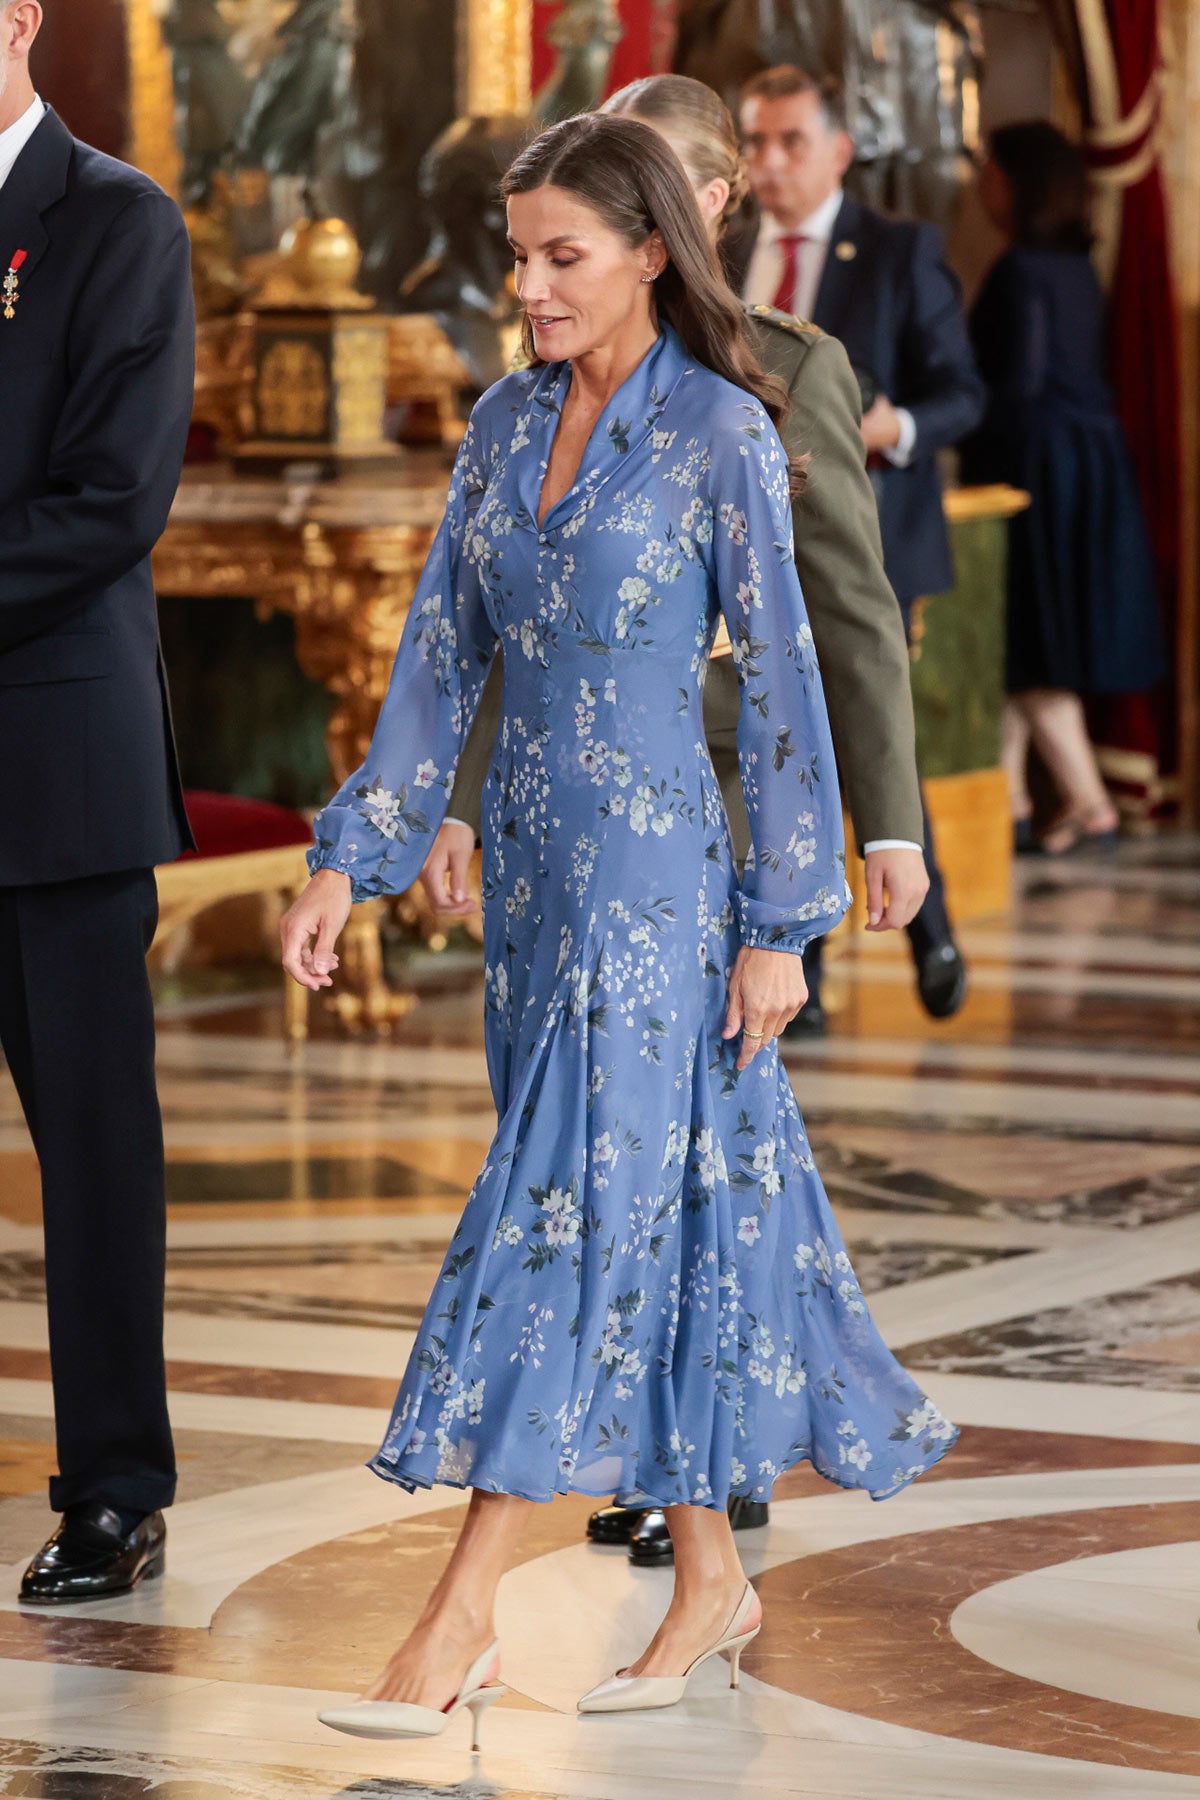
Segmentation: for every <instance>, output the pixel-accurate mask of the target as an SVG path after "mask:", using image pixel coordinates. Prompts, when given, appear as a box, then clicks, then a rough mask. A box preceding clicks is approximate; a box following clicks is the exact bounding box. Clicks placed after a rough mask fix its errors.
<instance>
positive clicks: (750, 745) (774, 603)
mask: <svg viewBox="0 0 1200 1800" xmlns="http://www.w3.org/2000/svg"><path fill="white" fill-rule="evenodd" d="M738 411H739V415H740V416H739V417H738V418H736V419H735V420H733V421H732V422H731V423H730V424H729V426H728V427H727V428H726V429H722V430H720V431H719V432H718V433H717V434H716V437H715V441H714V446H713V464H712V495H713V509H714V518H713V561H714V570H715V576H716V583H717V598H718V601H719V603H720V607H721V610H722V612H723V613H724V615H725V620H726V623H727V625H728V627H729V636H730V639H731V641H732V644H733V654H734V660H735V662H736V664H737V671H738V679H739V682H740V684H741V711H740V714H739V719H738V762H739V766H740V771H741V780H742V792H743V794H744V795H745V799H746V811H747V813H748V815H749V819H750V835H751V843H752V849H751V854H750V856H749V857H748V858H747V860H746V866H745V871H744V874H743V877H742V886H741V894H740V898H739V907H740V913H741V931H742V941H743V943H744V944H751V945H758V946H761V947H762V948H764V949H768V950H790V951H795V952H799V951H801V950H803V949H804V947H805V945H806V944H808V943H810V942H811V941H812V939H813V938H816V937H820V936H821V935H822V934H823V933H824V932H826V931H829V930H830V929H831V927H832V926H834V925H836V924H837V922H838V920H839V919H840V918H841V916H842V914H843V913H844V912H845V910H846V908H847V906H848V905H849V904H850V891H849V889H848V888H847V886H846V871H845V844H844V839H843V832H842V808H841V796H840V794H839V791H838V779H837V769H836V767H835V764H834V755H833V740H832V738H831V736H830V731H829V718H828V715H827V713H826V711H825V697H824V694H823V692H822V689H821V677H820V674H819V672H818V669H817V659H816V654H815V652H814V649H813V638H812V631H811V629H810V628H809V623H808V617H807V614H806V613H805V610H804V600H803V596H802V595H801V592H800V581H799V578H798V576H797V574H796V565H795V563H794V561H793V558H792V512H791V504H790V497H789V492H788V467H787V460H786V457H785V455H784V451H783V447H782V445H781V444H780V442H779V439H778V437H777V435H776V433H775V429H774V427H773V426H772V425H771V423H770V421H769V420H768V418H767V416H766V414H765V412H764V411H763V409H762V407H761V406H759V405H758V404H757V403H756V402H753V401H747V402H746V403H745V404H744V405H742V406H741V407H740V408H739V409H738Z"/></svg>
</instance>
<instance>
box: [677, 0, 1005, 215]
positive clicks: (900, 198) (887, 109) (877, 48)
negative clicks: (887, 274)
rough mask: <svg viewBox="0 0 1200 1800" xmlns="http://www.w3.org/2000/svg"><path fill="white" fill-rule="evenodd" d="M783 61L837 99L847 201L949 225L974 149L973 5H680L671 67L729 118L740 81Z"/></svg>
mask: <svg viewBox="0 0 1200 1800" xmlns="http://www.w3.org/2000/svg"><path fill="white" fill-rule="evenodd" d="M783 62H791V63H798V64H799V66H800V67H801V68H802V69H806V70H807V71H808V73H809V74H810V75H816V76H818V77H820V76H824V75H834V76H836V77H837V78H838V79H839V80H840V81H841V83H842V85H843V87H844V88H845V91H846V102H847V110H848V115H849V122H850V129H851V131H852V133H853V135H854V140H855V145H856V157H855V163H854V167H853V169H852V171H851V174H850V177H849V178H848V180H847V187H848V188H850V189H851V190H852V191H853V192H854V194H855V195H856V197H857V198H859V199H861V200H865V201H866V202H867V203H868V204H870V205H874V206H881V207H885V208H887V209H889V210H895V211H900V212H911V213H915V214H918V215H919V216H920V217H922V218H929V219H934V220H936V221H937V223H939V224H941V225H943V226H944V227H948V226H949V224H950V223H951V222H952V219H953V215H954V211H955V208H956V204H957V199H958V195H959V192H960V188H961V182H962V167H963V157H964V153H973V151H974V149H975V148H976V119H977V107H976V103H975V96H976V91H977V86H978V78H979V72H980V68H981V66H982V39H981V35H980V29H979V8H978V6H977V5H976V4H975V0H681V7H680V15H679V31H678V37H677V41H676V48H675V58H674V67H675V68H676V70H677V71H678V72H679V73H680V74H682V75H692V76H695V77H696V79H697V80H699V81H705V82H707V83H708V85H709V86H710V87H713V88H716V90H717V92H718V93H719V94H720V95H721V96H722V97H723V99H724V100H725V101H726V102H727V103H728V104H729V106H730V107H731V108H732V109H733V111H734V113H735V115H736V111H737V100H738V93H739V90H740V89H741V86H742V84H743V82H745V81H746V80H748V78H749V77H750V76H751V75H753V74H756V73H757V72H758V70H760V69H765V68H770V67H771V66H772V65H773V64H775V63H783Z"/></svg>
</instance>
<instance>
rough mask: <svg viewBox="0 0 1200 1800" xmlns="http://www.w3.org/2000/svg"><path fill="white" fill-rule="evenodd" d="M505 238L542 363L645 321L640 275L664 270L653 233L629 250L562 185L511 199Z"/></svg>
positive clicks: (647, 291) (646, 291)
mask: <svg viewBox="0 0 1200 1800" xmlns="http://www.w3.org/2000/svg"><path fill="white" fill-rule="evenodd" d="M508 241H509V243H510V244H511V245H512V250H513V255H514V257H515V258H516V265H517V269H516V277H517V294H518V296H519V298H520V301H521V304H522V306H523V307H524V308H525V311H526V312H527V313H528V314H529V318H530V321H531V323H532V325H533V344H534V349H535V350H536V352H537V354H538V355H539V356H540V357H541V358H542V359H543V360H544V361H545V362H563V361H565V360H566V359H567V358H570V357H578V356H585V355H586V354H587V353H588V352H589V351H592V350H599V349H605V348H608V347H609V346H615V345H617V344H619V343H620V341H621V340H622V338H623V337H625V336H626V335H627V334H629V333H634V334H636V333H637V332H638V330H639V328H640V327H642V326H646V325H648V324H649V323H650V318H651V310H650V308H651V299H652V296H653V292H654V288H653V283H652V282H651V281H647V280H645V279H644V278H645V277H647V276H657V275H659V274H661V273H662V270H663V268H664V267H665V265H666V261H667V257H666V250H665V247H664V245H663V241H662V238H661V237H660V235H659V233H658V232H657V231H655V232H652V233H651V234H650V236H649V237H648V238H647V239H646V241H645V243H644V244H639V245H638V247H637V249H636V250H631V249H630V247H629V245H628V244H627V243H626V242H625V240H624V238H623V237H621V236H620V235H619V234H618V233H617V232H615V231H613V230H612V229H611V228H610V227H609V226H608V225H606V224H605V222H604V220H603V219H602V218H601V217H600V215H599V213H598V212H596V211H595V210H594V209H593V208H592V207H590V206H588V205H587V203H586V202H585V201H583V200H581V199H579V197H578V196H577V195H576V194H572V193H570V192H569V191H568V190H567V189H566V188H560V187H553V186H547V187H540V188H535V189H534V190H533V192H532V193H528V194H512V195H510V196H509V201H508Z"/></svg>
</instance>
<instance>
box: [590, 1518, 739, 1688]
mask: <svg viewBox="0 0 1200 1800" xmlns="http://www.w3.org/2000/svg"><path fill="white" fill-rule="evenodd" d="M667 1527H668V1529H669V1531H670V1533H671V1542H672V1544H673V1545H674V1546H675V1592H674V1593H673V1594H672V1596H671V1604H670V1606H669V1607H668V1608H667V1615H666V1617H665V1619H664V1620H663V1622H662V1624H661V1625H660V1626H659V1628H658V1630H657V1631H656V1632H655V1634H654V1637H653V1638H652V1639H651V1642H650V1645H649V1647H648V1648H647V1649H646V1650H645V1651H644V1652H643V1654H642V1655H641V1656H639V1658H638V1660H637V1661H636V1662H635V1663H633V1664H632V1665H631V1666H630V1668H628V1669H623V1670H622V1671H621V1673H622V1674H623V1675H682V1674H683V1673H684V1671H685V1670H686V1669H687V1668H688V1667H689V1665H690V1664H691V1663H693V1662H694V1661H695V1660H696V1658H697V1657H698V1656H699V1654H700V1652H701V1651H702V1650H704V1649H706V1648H707V1647H708V1646H709V1645H710V1644H712V1642H713V1641H714V1639H716V1638H718V1637H720V1635H721V1632H722V1631H723V1629H724V1627H725V1626H726V1625H728V1623H729V1621H730V1619H731V1618H732V1617H733V1614H734V1612H735V1611H736V1610H737V1604H738V1601H739V1600H740V1599H741V1597H742V1594H743V1592H744V1591H745V1587H746V1571H745V1570H744V1569H743V1568H742V1564H741V1559H740V1557H739V1556H738V1553H737V1545H736V1544H735V1543H734V1541H733V1532H732V1531H731V1529H730V1526H729V1520H728V1518H727V1517H726V1516H725V1513H724V1512H723V1511H718V1510H717V1509H716V1508H714V1507H711V1506H668V1507H667Z"/></svg>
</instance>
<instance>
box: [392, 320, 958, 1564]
mask: <svg viewBox="0 0 1200 1800" xmlns="http://www.w3.org/2000/svg"><path fill="white" fill-rule="evenodd" d="M746 312H747V317H748V319H749V323H750V336H751V339H752V341H753V344H754V348H755V350H756V352H757V354H758V357H759V360H760V361H761V362H762V364H763V366H764V367H765V368H767V369H768V370H770V372H771V373H772V374H773V375H777V376H778V377H779V378H780V380H781V381H782V382H783V383H784V385H785V386H786V388H787V390H788V399H789V401H790V403H791V410H790V412H789V414H788V417H787V419H786V421H785V423H784V426H783V440H784V444H785V446H786V448H787V450H788V453H789V455H791V456H793V457H805V458H807V459H809V462H808V480H807V483H806V485H805V487H804V489H803V490H802V492H801V493H800V494H799V495H798V496H797V497H796V500H795V501H794V503H793V524H794V537H795V560H796V568H797V571H798V573H799V576H800V584H801V587H802V588H803V590H804V598H805V603H806V605H807V607H808V616H809V622H810V624H811V626H812V632H813V639H814V642H815V644H816V649H817V658H818V661H819V663H820V666H821V676H822V680H823V683H824V688H825V699H826V703H827V705H828V709H829V719H830V723H831V725H832V728H833V737H834V744H835V748H836V751H837V759H838V769H839V771H840V774H841V778H842V787H843V791H844V793H845V797H846V802H847V805H848V807H849V810H850V818H851V822H852V824H853V827H854V835H855V838H856V840H857V843H858V848H859V850H860V852H861V853H862V854H863V856H864V861H865V864H866V873H867V911H868V926H867V929H868V930H872V931H890V930H900V929H902V928H903V927H905V926H906V925H908V924H909V923H910V921H911V920H912V918H913V917H914V915H915V914H916V912H917V909H918V908H919V906H920V904H921V902H922V900H923V899H924V897H925V893H926V889H927V887H928V876H927V875H926V872H925V864H924V857H923V854H922V848H921V843H922V837H921V796H920V790H919V787H918V782H917V766H916V750H915V744H914V729H913V709H912V690H911V686H910V681H909V666H908V649H907V645H906V643H905V638H904V627H903V624H902V621H901V617H900V609H899V607H898V606H897V605H896V596H895V594H894V593H893V592H892V589H891V586H890V585H889V583H888V579H887V576H886V575H885V574H884V570H883V549H882V545H881V542H880V535H879V514H878V510H877V507H876V504H875V495H874V492H873V491H872V488H871V484H870V481H869V480H868V477H867V473H866V464H865V451H864V447H863V439H862V429H861V417H860V407H859V388H858V383H857V381H856V379H855V376H854V373H853V371H852V369H851V367H850V362H849V359H848V358H847V356H846V352H845V351H844V350H843V348H842V346H841V344H840V343H838V341H837V339H836V338H831V337H826V336H825V334H824V332H821V331H818V329H817V328H816V326H815V325H809V324H807V323H805V322H804V321H803V320H800V319H796V318H793V317H791V315H790V314H787V313H782V312H776V311H774V310H773V309H772V308H771V307H769V306H748V307H747V308H746ZM500 662H501V657H500V655H497V658H496V664H495V666H494V667H493V669H492V672H491V674H490V676H489V678H488V682H487V686H486V687H485V689H484V694H483V700H482V703H481V705H480V708H479V713H478V715H477V717H476V720H475V724H474V726H473V728H472V730H471V734H470V736H469V737H468V739H467V743H466V747H465V749H464V751H463V754H462V757H461V759H460V761H459V765H458V770H457V773H456V779H455V784H454V790H453V792H452V794H451V796H450V807H449V812H448V814H447V817H446V821H445V823H444V824H443V825H442V828H441V830H440V831H439V832H438V834H437V837H436V839H435V840H434V845H433V848H432V850H431V851H430V854H429V857H428V859H427V861H426V863H425V867H424V869H423V870H422V872H421V880H422V883H423V884H424V887H425V890H426V892H427V894H428V895H429V898H430V901H431V902H432V904H433V905H434V906H435V907H436V908H437V909H438V911H439V912H443V913H450V914H456V915H460V916H462V915H466V914H468V913H470V912H472V911H474V901H473V900H472V899H471V898H470V897H469V894H468V889H467V869H468V865H469V863H470V860H471V856H472V854H473V852H474V849H475V841H476V838H477V836H478V835H479V831H480V823H481V816H482V796H483V785H484V781H485V779H486V777H487V771H488V766H489V764H490V762H491V759H492V753H493V750H494V748H495V742H496V732H497V729H498V725H499V720H500V713H501V685H500V684H501V673H500ZM739 710H740V701H739V690H738V678H737V671H736V668H735V666H734V662H733V657H732V656H731V655H729V654H726V655H724V656H721V655H714V658H713V660H712V662H711V664H710V667H709V673H708V682H707V686H706V688H705V694H704V725H705V734H706V736H707V738H708V745H709V749H710V751H711V753H712V759H713V765H714V767H715V769H716V772H717V776H718V778H719V780H720V783H721V792H722V794H723V795H724V799H725V807H726V811H727V812H728V815H729V824H730V830H731V833H732V837H733V847H734V852H735V854H736V856H737V858H738V861H739V863H740V862H742V861H744V860H745V857H746V853H747V851H748V849H749V846H750V824H749V819H748V818H747V815H746V807H745V802H744V800H743V798H742V788H741V781H740V778H739V774H738V759H737V722H738V713H739ZM807 1010H808V1009H807V1008H806V1011H807ZM730 1515H731V1518H732V1519H733V1523H734V1525H735V1528H738V1527H741V1528H744V1527H747V1526H753V1525H760V1524H765V1523H766V1518H767V1508H766V1506H765V1505H763V1504H762V1503H760V1502H753V1501H746V1500H734V1501H731V1503H730ZM588 1536H589V1537H590V1538H591V1539H592V1540H593V1542H596V1543H608V1544H616V1543H628V1544H629V1547H630V1555H631V1557H632V1558H633V1560H634V1561H635V1562H637V1563H640V1564H650V1563H663V1562H670V1561H671V1559H672V1551H671V1539H670V1534H669V1533H668V1531H667V1524H666V1519H665V1516H664V1514H663V1513H662V1511H661V1509H659V1508H657V1507H655V1508H652V1509H649V1510H647V1509H644V1508H636V1507H618V1506H607V1507H604V1508H602V1509H601V1510H600V1511H599V1512H597V1513H593V1515H592V1517H591V1519H590V1521H589V1524H588Z"/></svg>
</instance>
